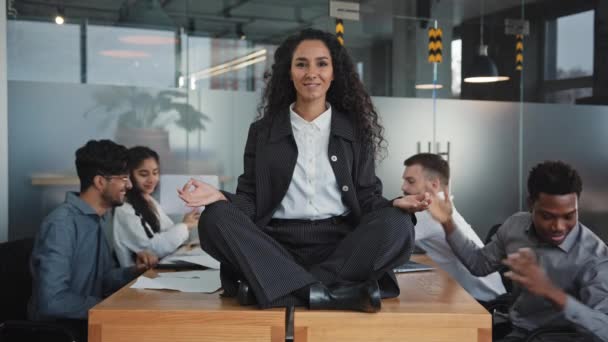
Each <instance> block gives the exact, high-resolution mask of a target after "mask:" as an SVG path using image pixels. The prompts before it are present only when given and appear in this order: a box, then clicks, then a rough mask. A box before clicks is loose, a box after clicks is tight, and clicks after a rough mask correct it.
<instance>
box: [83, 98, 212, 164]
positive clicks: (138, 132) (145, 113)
mask: <svg viewBox="0 0 608 342" xmlns="http://www.w3.org/2000/svg"><path fill="white" fill-rule="evenodd" d="M93 97H94V100H95V106H94V107H93V108H91V109H90V110H88V111H87V112H85V117H88V116H90V115H95V114H97V113H100V112H101V113H103V115H104V116H103V118H102V120H101V123H100V125H101V128H102V129H107V128H108V127H109V126H110V125H111V124H112V123H114V122H115V123H116V133H115V139H116V141H117V142H118V143H121V144H123V145H125V146H128V147H131V146H135V145H144V146H148V147H150V148H152V149H154V150H156V151H157V152H158V154H159V155H160V156H161V158H163V157H167V156H168V155H169V152H170V147H169V134H168V132H167V131H166V130H165V129H164V128H165V127H166V126H167V125H169V124H170V123H172V122H173V123H175V124H176V125H178V126H179V127H181V128H183V129H185V130H186V132H187V133H190V132H192V131H194V130H204V129H205V122H208V121H209V117H208V116H207V115H205V114H203V113H202V112H201V111H199V110H197V109H196V108H194V107H193V106H192V105H191V104H189V103H187V101H186V98H187V93H185V92H182V91H179V90H162V91H159V92H158V93H156V94H154V93H153V91H147V90H144V89H141V88H136V87H116V86H110V87H104V89H103V90H101V91H98V92H96V93H94V95H93ZM187 139H188V138H187ZM186 143H187V145H188V144H189V141H188V140H186Z"/></svg>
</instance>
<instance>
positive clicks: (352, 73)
mask: <svg viewBox="0 0 608 342" xmlns="http://www.w3.org/2000/svg"><path fill="white" fill-rule="evenodd" d="M304 40H320V41H322V42H323V43H324V44H325V46H327V49H328V50H329V53H330V54H331V59H332V66H333V72H334V75H333V76H334V79H333V81H332V83H331V86H330V87H329V90H328V91H327V95H326V101H327V102H329V103H330V104H331V106H332V108H335V109H336V110H338V111H340V112H342V113H344V114H346V115H348V116H349V117H350V119H351V121H352V122H353V123H354V124H355V129H356V131H357V135H358V136H359V137H361V141H362V142H363V144H364V146H366V147H367V148H370V149H371V152H372V153H373V154H374V155H375V156H376V157H377V158H378V159H381V158H382V157H383V155H384V152H385V150H386V146H385V145H386V140H384V137H383V132H384V129H383V127H382V126H381V125H380V122H379V120H378V114H377V113H376V109H375V108H374V105H373V104H372V100H371V98H370V96H369V94H368V93H367V92H366V90H365V87H364V86H363V83H362V82H361V80H360V79H359V75H358V74H357V72H356V70H355V67H354V64H353V61H352V59H351V58H350V56H349V55H348V52H347V51H346V49H345V48H344V47H343V46H342V45H341V44H340V42H339V41H338V39H337V38H336V36H335V35H334V34H331V33H328V32H324V31H320V30H315V29H305V30H302V31H300V32H299V33H297V34H295V35H292V36H290V37H288V38H287V39H286V40H285V41H284V42H283V43H282V44H281V45H280V46H279V47H278V48H277V50H276V51H275V53H274V64H273V65H272V73H271V75H270V79H269V80H268V83H267V85H266V89H265V90H264V94H263V97H262V102H261V103H260V105H259V107H258V119H260V118H269V119H271V120H272V119H273V118H274V117H276V116H279V115H285V113H286V109H287V108H288V107H289V105H290V104H292V103H293V102H295V100H296V90H295V87H294V85H293V83H292V81H291V77H290V72H291V62H292V58H293V53H294V51H295V50H296V48H297V46H298V45H299V44H300V43H301V42H302V41H304Z"/></svg>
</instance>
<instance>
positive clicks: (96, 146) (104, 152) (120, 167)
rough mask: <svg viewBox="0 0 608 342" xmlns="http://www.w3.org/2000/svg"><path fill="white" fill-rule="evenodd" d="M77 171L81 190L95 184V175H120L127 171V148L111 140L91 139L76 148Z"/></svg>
mask: <svg viewBox="0 0 608 342" xmlns="http://www.w3.org/2000/svg"><path fill="white" fill-rule="evenodd" d="M76 173H78V178H79V179H80V192H85V191H86V190H87V189H88V188H89V187H90V186H91V185H93V178H95V176H118V175H123V174H126V173H127V148H126V147H124V146H122V145H119V144H117V143H115V142H113V141H111V140H107V139H106V140H89V141H88V142H87V143H86V144H85V145H84V146H82V147H81V148H79V149H78V150H76Z"/></svg>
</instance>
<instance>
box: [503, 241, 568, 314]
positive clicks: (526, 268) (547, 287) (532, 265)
mask: <svg viewBox="0 0 608 342" xmlns="http://www.w3.org/2000/svg"><path fill="white" fill-rule="evenodd" d="M502 263H503V264H505V265H506V266H508V267H509V269H510V271H508V272H506V273H505V276H506V277H508V278H509V279H511V280H513V281H514V282H517V283H519V284H520V285H521V286H522V287H524V288H526V289H527V290H528V291H530V292H531V293H533V294H535V295H537V296H541V297H545V298H547V299H549V300H551V301H552V302H553V303H554V304H555V305H556V306H557V307H558V308H563V307H564V306H565V304H566V294H565V292H564V291H563V290H561V289H560V288H558V287H556V286H555V285H554V284H553V282H552V281H551V279H549V277H548V276H547V274H546V273H545V271H544V270H543V269H542V268H541V267H540V265H539V264H538V260H537V259H536V255H535V254H534V251H532V250H531V249H530V248H520V249H519V250H518V251H517V252H515V253H511V254H509V255H508V256H507V258H506V259H504V260H503V261H502Z"/></svg>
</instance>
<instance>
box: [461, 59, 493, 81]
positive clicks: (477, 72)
mask: <svg viewBox="0 0 608 342" xmlns="http://www.w3.org/2000/svg"><path fill="white" fill-rule="evenodd" d="M495 76H498V69H497V68H496V64H494V61H493V60H492V59H491V58H490V57H488V56H484V55H477V56H475V58H473V63H471V67H470V69H469V74H468V75H467V78H468V77H495Z"/></svg>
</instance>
